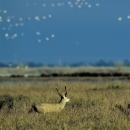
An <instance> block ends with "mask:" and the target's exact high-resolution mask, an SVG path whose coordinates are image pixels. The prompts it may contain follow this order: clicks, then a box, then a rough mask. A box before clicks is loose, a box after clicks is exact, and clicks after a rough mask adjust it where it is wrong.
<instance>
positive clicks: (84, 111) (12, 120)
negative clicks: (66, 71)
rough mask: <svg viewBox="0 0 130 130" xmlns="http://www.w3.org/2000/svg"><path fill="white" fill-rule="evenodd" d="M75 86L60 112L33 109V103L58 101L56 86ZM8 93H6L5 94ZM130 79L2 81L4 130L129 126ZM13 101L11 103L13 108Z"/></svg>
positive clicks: (124, 128)
mask: <svg viewBox="0 0 130 130" xmlns="http://www.w3.org/2000/svg"><path fill="white" fill-rule="evenodd" d="M65 85H66V86H67V88H68V89H72V90H71V91H70V93H69V94H68V97H69V98H70V102H69V103H67V104H66V106H65V108H64V109H63V110H62V111H61V112H60V113H46V114H45V115H43V114H38V113H30V114H28V110H29V109H30V106H31V104H32V103H34V102H36V103H42V102H45V103H57V102H59V99H60V98H59V95H58V94H57V92H56V89H55V87H56V86H58V87H59V89H63V90H64V86H65ZM5 95H6V96H5ZM129 102H130V84H129V81H111V82H110V81H103V80H97V81H94V82H91V81H69V80H68V81H61V80H53V81H43V82H41V81H33V82H16V83H15V82H14V83H10V84H7V83H4V82H3V83H0V105H1V109H0V129H1V130H16V129H17V130H24V129H26V130H129V129H130V115H129V114H127V115H126V114H124V113H123V112H121V111H120V110H119V109H118V108H116V107H115V106H116V105H118V104H121V105H122V106H123V107H124V108H126V107H127V105H128V104H129ZM10 104H11V105H12V107H11V108H10V107H9V106H10Z"/></svg>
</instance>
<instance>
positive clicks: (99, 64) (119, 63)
mask: <svg viewBox="0 0 130 130" xmlns="http://www.w3.org/2000/svg"><path fill="white" fill-rule="evenodd" d="M42 66H48V67H54V66H63V67H64V66H70V67H79V66H94V67H103V66H104V67H110V66H113V67H121V66H126V67H130V61H129V60H124V61H105V60H99V61H97V62H94V63H92V62H77V63H73V64H68V63H62V64H44V63H35V62H25V63H24V62H10V63H4V62H0V67H1V68H2V67H10V68H15V67H21V68H24V67H30V68H33V67H42Z"/></svg>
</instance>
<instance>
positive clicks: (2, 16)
mask: <svg viewBox="0 0 130 130" xmlns="http://www.w3.org/2000/svg"><path fill="white" fill-rule="evenodd" d="M65 5H67V6H69V7H70V8H73V7H76V8H79V9H81V8H82V7H83V6H86V8H92V6H97V7H99V6H100V4H99V3H95V5H91V4H90V3H89V2H87V1H86V0H75V1H73V2H71V1H69V2H62V3H60V2H59V3H50V5H47V4H45V3H43V4H41V5H40V6H42V7H43V8H47V7H49V6H50V7H53V8H54V7H61V6H65ZM29 6H37V7H39V5H38V4H37V3H25V7H26V8H28V7H29ZM52 18H53V15H52V14H48V15H47V16H45V15H44V16H42V17H39V16H34V17H30V16H28V17H27V18H26V19H25V18H23V17H19V18H16V17H15V16H14V15H13V14H12V15H11V16H8V9H0V23H4V24H3V26H2V28H0V29H1V30H2V31H3V34H2V36H4V37H5V39H7V40H8V39H15V38H17V37H19V36H21V37H24V36H25V35H27V34H26V33H25V32H21V33H20V34H17V33H14V31H12V30H13V29H15V28H19V29H20V28H21V27H24V26H25V24H26V22H27V21H28V22H31V21H32V20H36V21H42V20H48V19H52ZM127 18H128V19H130V15H128V16H127ZM122 19H123V18H122V17H118V20H119V21H122ZM12 21H16V23H12ZM25 21H26V22H25ZM4 25H5V26H4ZM25 29H27V28H25ZM15 30H16V29H15ZM35 35H36V36H37V37H38V36H40V35H42V34H41V32H40V31H36V32H35ZM52 38H55V34H54V33H51V34H50V36H47V37H45V38H44V39H45V40H46V41H49V40H50V39H52ZM37 42H39V43H41V42H42V39H40V38H38V39H37Z"/></svg>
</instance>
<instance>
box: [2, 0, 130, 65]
mask: <svg viewBox="0 0 130 130" xmlns="http://www.w3.org/2000/svg"><path fill="white" fill-rule="evenodd" d="M100 59H104V60H106V61H110V60H116V61H117V60H125V59H128V60H130V0H0V61H2V62H10V61H23V62H26V61H33V62H42V63H48V64H49V63H58V62H59V60H60V61H61V62H62V63H74V62H81V61H83V62H87V61H98V60H100Z"/></svg>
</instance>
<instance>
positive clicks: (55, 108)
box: [29, 86, 70, 114]
mask: <svg viewBox="0 0 130 130" xmlns="http://www.w3.org/2000/svg"><path fill="white" fill-rule="evenodd" d="M56 90H57V93H58V95H59V96H60V98H61V99H60V101H59V103H57V104H48V103H41V104H32V106H31V109H30V110H29V113H30V112H32V111H34V112H38V113H43V114H45V113H46V112H60V111H61V110H62V109H63V108H64V107H65V105H66V103H67V102H69V101H70V99H69V98H68V97H67V94H68V91H67V89H66V86H65V94H61V93H60V91H59V89H58V88H57V87H56ZM69 91H70V90H69Z"/></svg>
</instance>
